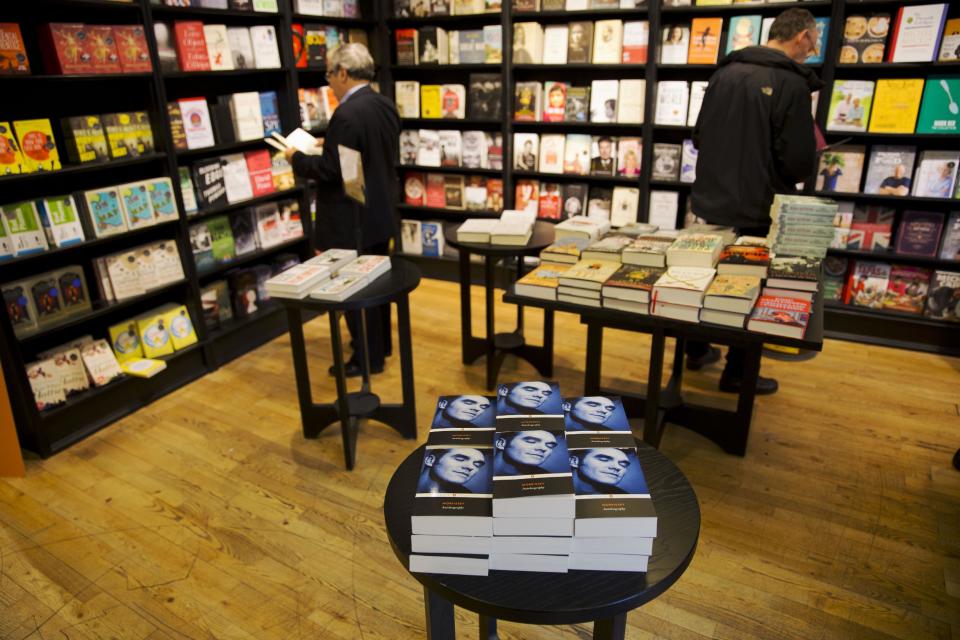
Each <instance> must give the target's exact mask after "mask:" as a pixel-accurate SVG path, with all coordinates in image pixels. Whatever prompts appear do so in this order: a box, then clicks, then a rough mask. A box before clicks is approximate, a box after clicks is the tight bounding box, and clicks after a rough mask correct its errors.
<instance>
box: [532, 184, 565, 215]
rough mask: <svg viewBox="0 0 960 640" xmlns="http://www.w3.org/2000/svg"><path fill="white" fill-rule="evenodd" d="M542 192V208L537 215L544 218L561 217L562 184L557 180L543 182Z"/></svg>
mask: <svg viewBox="0 0 960 640" xmlns="http://www.w3.org/2000/svg"><path fill="white" fill-rule="evenodd" d="M542 186H543V190H542V191H541V192H540V209H539V210H538V211H537V217H538V218H541V219H543V220H559V219H560V185H559V184H557V183H556V182H545V183H543V185H542Z"/></svg>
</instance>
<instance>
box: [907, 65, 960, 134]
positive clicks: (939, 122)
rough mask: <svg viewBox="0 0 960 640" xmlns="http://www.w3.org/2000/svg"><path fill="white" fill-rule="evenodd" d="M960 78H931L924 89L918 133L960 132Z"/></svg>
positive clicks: (918, 120)
mask: <svg viewBox="0 0 960 640" xmlns="http://www.w3.org/2000/svg"><path fill="white" fill-rule="evenodd" d="M958 101H960V77H945V76H931V77H929V78H927V84H926V85H925V86H924V87H923V100H922V101H921V102H920V117H919V118H918V119H917V133H958V132H960V102H958Z"/></svg>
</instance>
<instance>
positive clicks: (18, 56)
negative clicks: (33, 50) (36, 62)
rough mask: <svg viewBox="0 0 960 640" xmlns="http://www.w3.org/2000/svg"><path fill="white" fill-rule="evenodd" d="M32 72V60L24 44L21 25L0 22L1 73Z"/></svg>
mask: <svg viewBox="0 0 960 640" xmlns="http://www.w3.org/2000/svg"><path fill="white" fill-rule="evenodd" d="M14 73H30V61H29V60H27V50H26V49H25V48H24V46H23V36H22V35H21V34H20V25H18V24H17V23H16V22H0V75H7V74H14Z"/></svg>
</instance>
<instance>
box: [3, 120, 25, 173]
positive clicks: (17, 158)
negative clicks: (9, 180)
mask: <svg viewBox="0 0 960 640" xmlns="http://www.w3.org/2000/svg"><path fill="white" fill-rule="evenodd" d="M21 165H23V156H22V155H21V154H20V145H19V144H17V139H16V137H14V135H13V129H11V128H10V123H9V122H0V176H9V175H14V174H17V173H20V167H21Z"/></svg>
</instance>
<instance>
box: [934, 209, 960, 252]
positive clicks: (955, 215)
mask: <svg viewBox="0 0 960 640" xmlns="http://www.w3.org/2000/svg"><path fill="white" fill-rule="evenodd" d="M938 256H939V258H940V259H941V260H960V211H952V212H950V217H949V218H948V219H947V222H946V224H945V226H944V231H943V241H942V242H941V244H940V252H939V254H938Z"/></svg>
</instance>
